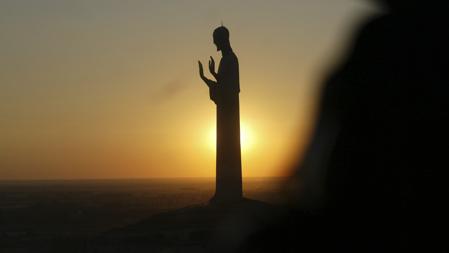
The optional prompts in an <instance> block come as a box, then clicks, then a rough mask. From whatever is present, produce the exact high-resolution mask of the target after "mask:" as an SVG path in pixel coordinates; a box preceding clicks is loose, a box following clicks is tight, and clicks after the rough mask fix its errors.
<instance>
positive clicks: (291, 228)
mask: <svg viewBox="0 0 449 253" xmlns="http://www.w3.org/2000/svg"><path fill="white" fill-rule="evenodd" d="M378 2H379V3H380V4H382V5H383V7H384V8H385V12H384V13H382V14H380V15H377V16H375V17H371V18H369V19H368V20H367V21H366V22H365V23H364V24H363V25H362V26H361V28H360V29H359V31H357V32H356V34H355V38H354V40H353V43H352V45H350V48H349V52H348V53H347V55H346V56H345V58H344V59H342V62H341V64H340V65H339V66H337V68H336V69H335V71H334V72H333V73H332V74H331V75H330V77H329V78H328V79H327V81H326V82H325V85H324V87H323V92H322V98H321V104H320V109H319V115H318V118H317V123H316V128H315V132H314V136H313V138H312V141H311V143H310V145H309V149H308V151H307V152H306V155H305V158H304V160H303V161H302V163H301V164H300V165H298V167H297V169H296V172H295V175H294V176H293V178H292V184H293V185H292V186H293V187H292V188H294V189H295V191H294V192H293V193H290V194H291V195H292V196H293V197H292V201H291V204H292V205H293V206H294V208H292V212H291V214H290V215H288V216H286V217H284V218H283V220H282V221H279V222H278V223H277V224H276V225H274V226H272V227H267V228H266V230H265V231H260V232H259V233H257V234H256V235H255V236H254V239H253V241H252V242H249V243H248V245H250V248H249V249H260V251H264V252H265V251H267V252H269V251H274V250H276V251H277V252H285V251H286V252H295V250H298V251H299V250H313V251H326V252H405V251H421V252H449V239H448V238H449V232H448V228H449V226H448V225H449V222H448V218H449V209H448V207H447V206H448V201H449V162H448V159H447V156H448V155H449V138H448V135H449V134H448V132H449V29H448V25H449V15H448V13H449V8H448V6H449V4H448V3H447V2H443V1H441V2H437V1H414V0H412V1H410V0H408V1H405V0H403V1H400V0H396V1H394V0H392V1H378ZM293 210H296V211H293ZM262 242H263V243H262ZM251 247H253V248H251ZM307 252H308V251H307Z"/></svg>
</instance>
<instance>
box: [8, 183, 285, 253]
mask: <svg viewBox="0 0 449 253" xmlns="http://www.w3.org/2000/svg"><path fill="white" fill-rule="evenodd" d="M281 183H282V179H275V178H271V179H248V180H246V181H245V196H246V197H247V199H245V200H244V201H242V202H240V203H237V204H235V205H232V206H230V207H216V206H210V205H208V204H207V203H208V200H209V198H210V196H212V194H213V188H214V180H213V179H161V180H104V181H28V182H24V181H22V182H0V252H2V253H3V252H5V253H9V252H11V253H12V252H37V253H38V252H220V251H221V252H229V251H235V250H237V249H239V248H241V245H242V243H243V242H244V241H245V240H247V238H248V236H251V234H252V233H254V231H256V230H257V229H258V228H259V227H260V226H263V225H264V224H267V223H270V222H271V220H273V217H276V216H279V213H280V212H282V211H281V210H280V209H279V208H277V205H276V203H277V202H279V201H280V200H281V197H280V196H281V195H280V193H279V191H278V189H279V185H280V184H281ZM256 199H257V200H256Z"/></svg>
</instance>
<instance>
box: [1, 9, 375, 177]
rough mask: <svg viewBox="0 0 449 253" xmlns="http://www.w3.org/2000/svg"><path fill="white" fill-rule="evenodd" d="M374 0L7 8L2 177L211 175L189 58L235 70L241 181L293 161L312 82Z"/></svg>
mask: <svg viewBox="0 0 449 253" xmlns="http://www.w3.org/2000/svg"><path fill="white" fill-rule="evenodd" d="M370 2H371V1H368V0H285V1H274V0H273V1H260V0H248V1H242V0H227V1H210V0H203V1H199V0H198V1H197V0H192V1H182V0H179V1H174V0H173V1H168V0H160V1H156V0H148V1H144V0H132V1H122V0H71V1H69V0H36V1H34V0H2V1H0V41H1V43H0V180H1V179H79V178H148V177H211V176H215V153H214V152H215V150H214V131H215V105H214V104H213V102H212V101H210V100H209V97H208V90H207V88H206V86H205V85H204V84H203V83H202V82H201V80H200V79H199V77H198V70H197V63H196V62H197V61H198V60H202V61H203V63H206V64H207V60H208V58H209V56H213V57H214V58H215V59H216V61H219V59H220V54H219V53H218V52H216V48H215V46H214V45H213V43H212V31H213V29H214V28H216V27H217V26H219V25H220V22H221V21H223V23H224V25H225V26H227V27H228V28H229V30H230V39H231V44H232V46H233V48H234V51H235V52H236V54H237V56H238V57H239V62H240V85H241V93H240V101H241V102H240V105H241V108H240V111H241V123H242V129H243V133H242V135H243V136H242V138H243V139H244V140H243V151H242V152H243V153H242V154H243V175H244V176H247V177H265V176H281V175H283V173H285V170H286V168H287V167H288V164H289V162H290V161H291V160H292V157H293V156H298V155H299V154H300V153H301V150H302V147H303V146H304V144H305V143H306V142H307V138H308V134H307V133H308V131H310V127H311V126H312V123H313V120H312V119H313V110H314V106H315V101H316V97H317V96H316V95H317V94H318V92H319V88H320V83H321V81H322V80H323V78H324V76H325V74H326V71H327V70H328V69H329V68H330V67H331V66H332V63H333V62H335V61H334V60H335V59H338V56H339V53H341V52H342V49H344V46H345V45H346V43H345V42H346V41H348V39H349V35H351V33H352V31H353V30H354V28H355V27H356V26H357V24H358V22H360V21H362V20H363V18H364V17H365V16H366V15H367V14H368V13H371V12H373V11H375V9H374V7H373V6H371V5H370Z"/></svg>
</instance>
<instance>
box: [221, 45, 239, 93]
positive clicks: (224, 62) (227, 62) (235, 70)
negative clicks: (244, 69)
mask: <svg viewBox="0 0 449 253" xmlns="http://www.w3.org/2000/svg"><path fill="white" fill-rule="evenodd" d="M218 76H219V82H220V83H221V84H223V86H224V87H226V89H225V90H228V91H230V92H237V93H238V92H239V91H240V80H239V61H238V58H237V55H236V54H235V53H234V52H233V51H231V52H229V53H226V54H223V57H222V58H221V61H220V68H219V70H218Z"/></svg>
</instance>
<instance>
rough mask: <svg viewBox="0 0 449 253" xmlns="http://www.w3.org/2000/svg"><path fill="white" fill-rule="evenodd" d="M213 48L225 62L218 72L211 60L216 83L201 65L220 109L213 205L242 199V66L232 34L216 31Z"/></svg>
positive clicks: (218, 111) (222, 28)
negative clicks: (233, 49) (233, 48)
mask: <svg viewBox="0 0 449 253" xmlns="http://www.w3.org/2000/svg"><path fill="white" fill-rule="evenodd" d="M213 39H214V44H215V45H216V46H217V51H221V53H222V58H221V61H220V66H219V67H218V72H215V61H214V59H213V58H212V57H210V60H209V71H210V73H211V74H212V75H213V77H214V78H215V79H216V81H213V80H210V79H208V78H206V77H205V76H204V72H203V65H202V64H201V62H198V65H199V72H200V77H201V79H202V80H203V81H204V82H205V83H206V84H207V86H208V88H209V95H210V99H211V100H212V101H214V102H215V104H216V106H217V150H216V155H217V156H216V190H215V196H214V197H213V198H212V200H211V202H212V203H216V202H219V203H225V202H234V201H238V200H240V199H241V198H242V166H241V152H240V116H239V92H240V84H239V63H238V59H237V56H236V55H235V54H234V52H233V51H232V48H231V44H230V42H229V31H228V29H226V27H224V26H221V27H218V28H217V29H215V30H214V33H213Z"/></svg>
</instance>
